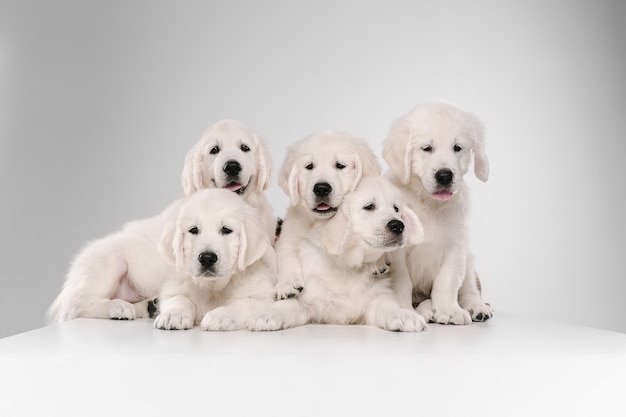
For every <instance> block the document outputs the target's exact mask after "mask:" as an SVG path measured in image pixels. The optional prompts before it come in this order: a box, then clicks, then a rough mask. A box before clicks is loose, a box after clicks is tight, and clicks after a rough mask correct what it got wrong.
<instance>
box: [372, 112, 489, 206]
mask: <svg viewBox="0 0 626 417" xmlns="http://www.w3.org/2000/svg"><path fill="white" fill-rule="evenodd" d="M472 154H473V156H474V173H475V174H476V177H477V178H478V179H480V180H481V181H487V179H488V178H489V161H488V159H487V154H486V153H485V137H484V128H483V125H482V123H481V122H480V120H478V118H476V116H474V115H473V114H471V113H468V112H466V111H463V110H461V109H460V108H458V107H456V106H454V105H452V104H449V103H446V102H443V101H435V102H430V103H426V104H422V105H419V106H417V107H415V108H414V109H413V110H411V111H410V112H409V113H408V114H406V115H404V116H402V117H400V118H399V119H398V120H396V121H395V122H394V123H393V124H392V126H391V129H390V132H389V135H388V136H387V139H386V140H385V143H384V148H383V158H384V159H385V161H386V162H387V164H388V165H389V167H390V168H391V169H392V170H393V171H394V173H395V174H396V175H397V176H398V178H400V181H401V182H402V183H403V184H408V183H409V182H410V180H411V177H417V179H418V180H419V181H420V182H421V184H422V186H423V188H424V189H425V191H426V192H427V193H428V194H429V195H430V196H431V197H432V198H434V199H436V200H440V201H446V200H449V199H450V198H451V197H452V196H453V195H454V193H455V192H456V191H457V190H458V188H459V186H460V184H461V183H462V180H463V175H465V173H466V172H467V170H468V167H469V164H470V160H471V156H472Z"/></svg>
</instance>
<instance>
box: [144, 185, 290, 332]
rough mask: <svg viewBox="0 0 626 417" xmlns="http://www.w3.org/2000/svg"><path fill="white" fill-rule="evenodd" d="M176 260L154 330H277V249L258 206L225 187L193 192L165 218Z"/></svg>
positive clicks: (170, 251)
mask: <svg viewBox="0 0 626 417" xmlns="http://www.w3.org/2000/svg"><path fill="white" fill-rule="evenodd" d="M162 242H163V247H164V248H165V252H166V253H167V257H168V258H169V259H170V261H171V264H172V265H174V266H175V267H174V271H171V272H170V277H169V279H167V280H166V281H165V282H164V284H163V286H162V289H161V291H160V293H159V310H160V313H159V315H158V316H157V317H156V319H155V321H154V326H155V327H157V328H159V329H167V330H171V329H189V328H191V327H193V326H194V325H196V324H200V326H201V327H202V329H203V330H239V329H250V330H278V329H280V328H282V327H283V321H281V320H276V318H277V317H278V315H276V314H273V313H272V311H271V310H270V307H271V305H272V304H273V303H274V280H275V276H276V255H275V253H274V249H273V247H272V242H271V241H270V239H269V238H268V236H267V234H266V233H265V230H264V225H263V222H262V219H261V217H260V215H259V210H258V209H257V208H255V207H252V206H251V205H249V204H247V203H245V202H244V201H243V199H241V198H239V197H237V196H236V195H235V194H233V193H231V192H228V191H225V190H219V189H218V190H204V191H200V192H197V193H195V194H193V195H192V196H191V197H190V198H188V199H187V201H185V202H184V203H183V204H182V205H181V208H180V210H179V214H178V216H177V217H176V219H175V220H172V221H170V222H169V224H167V225H166V227H165V231H164V234H163V238H162Z"/></svg>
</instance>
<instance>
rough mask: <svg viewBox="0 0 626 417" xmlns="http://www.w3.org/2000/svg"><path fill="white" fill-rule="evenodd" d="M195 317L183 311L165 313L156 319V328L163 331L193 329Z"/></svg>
mask: <svg viewBox="0 0 626 417" xmlns="http://www.w3.org/2000/svg"><path fill="white" fill-rule="evenodd" d="M193 322H194V315H193V314H192V313H191V312H189V311H186V310H183V309H176V310H170V311H164V312H162V313H160V314H159V315H158V316H157V318H156V319H154V327H156V328H157V329H161V330H187V329H191V328H192V327H193Z"/></svg>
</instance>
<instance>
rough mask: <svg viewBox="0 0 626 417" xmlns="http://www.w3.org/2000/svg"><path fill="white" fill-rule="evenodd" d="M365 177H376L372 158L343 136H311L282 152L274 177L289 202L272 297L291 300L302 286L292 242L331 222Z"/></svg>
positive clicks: (357, 141) (368, 151) (376, 167)
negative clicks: (350, 192)
mask: <svg viewBox="0 0 626 417" xmlns="http://www.w3.org/2000/svg"><path fill="white" fill-rule="evenodd" d="M370 175H380V166H379V165H378V160H377V159H376V156H375V155H374V153H373V152H372V150H371V149H370V147H369V145H368V144H367V143H366V142H365V141H363V140H361V139H357V138H355V137H353V136H351V135H349V134H346V133H339V132H332V131H328V132H322V133H316V134H313V135H310V136H307V137H305V138H304V139H301V140H300V141H298V142H296V143H294V144H293V145H292V146H291V147H290V148H289V149H288V150H287V154H286V156H285V160H284V162H283V165H282V167H281V169H280V173H279V176H278V183H279V185H280V187H281V188H282V190H283V191H284V192H285V193H286V194H287V195H288V196H289V198H290V201H291V206H290V207H289V208H288V209H287V213H286V215H285V219H284V222H283V225H282V232H281V235H280V239H279V240H278V241H277V242H276V256H277V259H278V283H277V284H276V297H277V298H278V299H285V298H290V297H293V296H296V295H297V294H299V293H300V292H301V291H302V289H303V288H304V285H305V283H304V280H303V277H302V269H301V267H300V264H299V263H298V255H297V253H296V251H295V249H294V248H295V246H296V244H297V243H298V242H300V241H301V240H302V239H305V238H307V237H308V235H309V233H310V232H311V230H312V229H313V227H314V226H315V225H318V224H320V223H324V222H326V221H327V220H328V219H330V218H332V217H333V216H334V215H335V214H336V213H337V210H338V208H339V207H340V206H341V203H342V202H343V198H344V195H345V194H346V193H347V192H349V191H353V190H354V189H355V188H356V186H357V184H358V183H359V181H361V178H363V177H366V176H370Z"/></svg>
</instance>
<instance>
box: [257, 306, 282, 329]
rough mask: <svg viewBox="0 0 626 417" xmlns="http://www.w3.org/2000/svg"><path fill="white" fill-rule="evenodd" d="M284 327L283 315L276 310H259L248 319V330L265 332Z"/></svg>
mask: <svg viewBox="0 0 626 417" xmlns="http://www.w3.org/2000/svg"><path fill="white" fill-rule="evenodd" d="M283 328H285V317H284V316H283V315H282V314H281V313H279V312H277V311H269V310H268V311H264V312H261V313H259V314H257V315H255V316H254V317H252V318H251V319H250V320H248V330H252V331H253V332H266V331H274V330H281V329H283Z"/></svg>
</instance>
